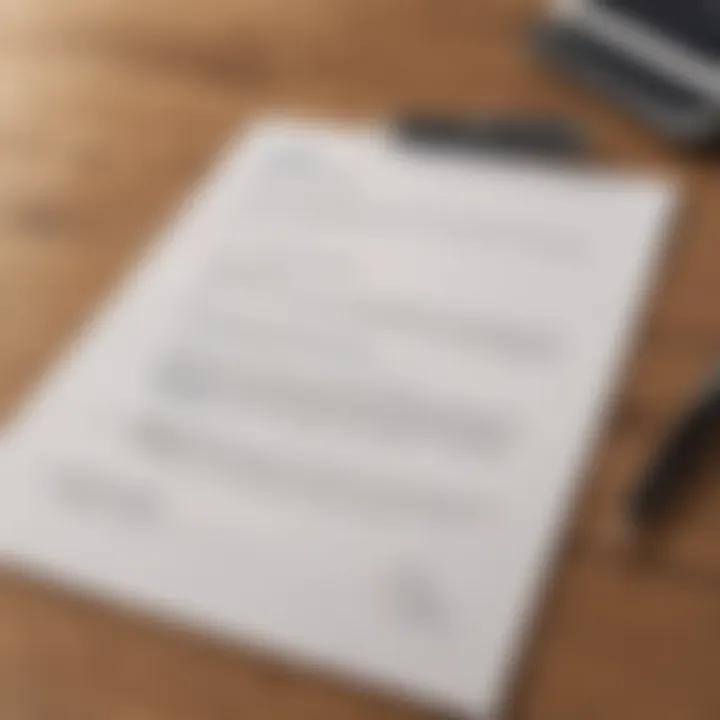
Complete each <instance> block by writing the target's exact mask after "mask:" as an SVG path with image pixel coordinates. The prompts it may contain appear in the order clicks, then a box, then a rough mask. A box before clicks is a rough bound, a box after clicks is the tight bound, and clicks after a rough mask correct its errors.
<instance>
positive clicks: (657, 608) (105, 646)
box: [0, 0, 720, 720]
mask: <svg viewBox="0 0 720 720" xmlns="http://www.w3.org/2000/svg"><path fill="white" fill-rule="evenodd" d="M537 12H538V7H537V6H536V5H535V4H534V3H533V2H531V0H203V1H202V2H200V0H124V2H118V1H117V0H3V1H2V2H0V413H2V414H3V416H5V417H7V416H8V415H9V414H10V413H11V412H12V410H13V408H15V407H16V406H17V404H18V402H20V400H21V399H22V397H23V396H24V394H25V393H26V392H27V391H28V390H29V388H30V387H31V385H32V383H33V382H34V381H35V380H36V379H37V378H38V377H39V376H40V374H41V373H42V371H43V370H44V369H45V368H46V367H48V365H49V364H50V363H51V362H52V361H53V359H54V358H55V357H56V356H57V354H58V352H59V351H60V350H61V349H62V348H63V347H65V346H66V345H67V344H68V343H69V342H71V341H72V339H73V337H74V336H75V335H76V333H77V332H78V330H79V329H80V327H81V325H82V323H83V322H84V321H86V320H87V318H88V317H89V316H90V315H91V314H92V312H93V310H94V309H95V307H96V305H97V303H98V302H99V301H100V300H101V299H102V298H103V297H104V296H105V294H106V293H107V292H108V290H109V289H110V288H112V286H113V285H114V284H115V283H116V282H117V281H118V280H119V278H120V277H121V276H122V274H123V272H124V271H125V270H126V269H127V268H128V267H129V266H130V265H131V264H132V263H133V262H135V261H136V259H137V258H138V256H139V254H140V253H141V252H142V251H143V248H145V247H147V245H148V243H149V242H150V241H151V238H152V237H153V234H154V233H155V232H156V230H157V229H158V228H160V227H162V226H163V224H164V223H166V222H167V221H168V219H169V218H170V217H171V215H172V213H173V210H174V209H175V208H176V207H177V206H178V205H179V203H180V202H181V201H182V198H183V197H184V196H185V195H186V193H187V192H188V189H189V188H190V186H191V185H192V183H193V182H195V181H197V180H198V179H199V178H200V177H201V176H202V174H203V171H204V170H205V169H206V168H207V167H208V166H209V164H210V163H211V161H212V159H213V157H214V155H215V153H216V152H217V150H218V149H219V148H220V147H221V145H222V144H223V142H225V141H226V140H227V138H228V137H229V136H230V135H231V133H232V132H234V131H237V130H239V129H241V128H242V126H243V124H244V123H247V122H248V121H249V120H251V119H252V118H254V117H257V116H258V115H262V114H265V113H268V112H277V111H283V112H302V113H304V114H310V115H316V114H319V115H333V116H339V117H368V118H370V117H372V118H377V117H388V116H390V115H392V114H395V113H397V112H400V111H403V110H408V109H412V110H428V111H437V112H440V111H442V112H498V111H507V110H526V109H534V110H540V111H548V112H555V113H560V114H567V115H569V116H571V117H575V118H577V119H578V120H580V121H582V122H583V123H585V124H586V125H587V127H588V128H589V130H590V132H591V134H592V136H593V138H594V139H595V141H596V143H597V146H598V149H599V151H600V156H601V158H603V161H604V162H607V164H609V165H617V166H619V167H631V168H644V169H650V170H656V171H659V172H667V173H670V174H672V175H674V176H676V177H677V178H678V179H679V180H680V181H681V182H682V183H683V186H684V187H685V190H686V199H687V201H686V212H685V213H684V216H683V218H682V221H681V223H680V227H679V228H678V233H677V237H676V240H675V241H674V243H673V245H672V248H671V251H670V253H669V254H668V259H667V263H666V265H665V267H664V268H663V271H662V273H661V277H660V278H659V280H658V284H657V288H656V291H655V292H654V294H653V297H652V299H651V302H650V305H649V308H648V313H647V318H646V322H645V323H644V326H643V329H642V333H641V335H640V337H639V338H638V344H637V352H636V355H635V357H634V359H633V361H632V362H631V363H630V365H629V367H628V368H627V370H626V372H625V376H624V378H623V381H622V384H621V387H620V389H619V392H618V396H617V400H616V406H615V407H616V409H615V412H614V414H613V418H612V422H611V423H610V424H609V427H608V429H607V432H606V435H605V437H604V439H603V440H602V442H601V444H600V447H599V448H598V450H597V453H596V456H595V461H594V463H593V467H592V468H591V469H590V471H589V473H588V478H587V490H586V492H584V493H583V500H582V502H581V505H580V507H579V508H578V511H577V513H576V516H575V517H574V518H573V519H572V521H571V523H570V530H569V533H568V540H567V543H566V550H565V553H564V556H563V558H562V562H561V563H560V566H559V568H558V571H557V573H556V578H555V581H554V583H553V584H552V586H551V587H550V588H549V591H548V594H547V598H546V599H545V601H544V602H543V607H542V608H541V610H540V612H539V616H538V621H537V624H536V629H535V631H534V632H533V636H532V639H531V642H530V643H529V647H528V652H527V657H526V660H525V662H524V663H523V668H522V670H521V672H520V673H519V676H518V679H517V682H516V691H515V693H514V695H513V699H512V702H511V706H512V707H511V708H510V709H509V713H508V714H509V716H510V717H516V718H519V719H521V720H595V719H598V720H599V719H600V718H613V719H614V720H644V719H645V718H647V719H648V720H705V719H707V720H715V719H716V718H718V717H720V683H718V673H719V672H720V483H714V484H713V483H712V482H703V483H701V484H699V486H698V490H697V493H696V497H695V500H694V502H689V503H687V504H686V505H687V506H686V507H683V510H682V512H681V513H680V515H681V517H680V518H678V523H677V524H675V525H673V526H672V527H671V528H669V529H668V532H667V533H666V534H665V535H664V536H663V538H662V540H661V541H659V542H658V544H657V547H656V548H655V550H654V552H652V553H651V554H650V555H649V556H648V557H644V558H643V559H642V560H637V559H634V558H632V557H630V556H629V553H628V552H627V551H626V550H625V549H624V548H623V547H621V546H618V545H617V544H616V543H614V542H613V541H612V536H611V532H610V530H611V528H612V525H613V519H614V517H615V513H616V512H617V508H618V504H619V503H620V501H621V498H622V496H623V493H624V492H626V491H627V488H628V487H630V486H631V484H632V483H633V482H634V481H635V479H636V478H637V475H638V472H639V470H640V469H641V468H642V467H643V465H644V464H645V463H646V462H647V459H648V457H649V456H650V453H651V452H652V449H653V448H654V447H655V445H656V443H657V442H658V441H659V439H660V438H661V437H662V435H663V433H664V432H665V430H666V428H667V427H668V425H669V423H671V422H672V420H673V418H674V417H675V416H676V415H677V413H678V412H679V411H680V409H681V408H682V406H683V404H684V403H685V402H686V399H687V397H688V396H689V394H691V393H692V391H693V389H694V388H695V387H696V385H697V383H698V382H699V381H700V379H701V378H702V376H703V374H704V373H706V372H707V371H708V370H709V369H710V368H711V367H712V364H713V362H714V361H716V360H717V359H718V357H720V204H719V202H718V198H720V160H717V161H712V160H709V159H699V158H691V157H687V156H683V155H682V154H680V153H677V152H673V151H671V150H669V149H667V148H666V147H664V146H663V145H662V144H661V143H660V142H659V141H658V140H656V139H655V138H653V137H652V136H650V135H648V134H647V133H646V132H645V131H644V130H643V129H642V128H639V127H637V126H636V125H635V124H634V123H633V122H632V121H629V120H627V119H625V118H624V117H623V116H622V115H620V114H619V113H616V112H615V111H614V110H613V109H612V108H609V107H608V106H606V105H605V104H604V103H603V102H602V101H600V100H599V99H596V98H594V97H593V96H592V95H590V94H588V93H586V92H584V91H582V90H580V89H577V88H574V87H572V86H570V85H568V84H566V83H564V82H563V81H561V80H559V79H558V78H556V77H554V76H553V75H552V74H550V73H548V72H546V71H545V70H543V69H542V68H539V67H538V66H536V65H535V64H534V63H533V62H532V60H530V59H529V58H528V57H527V56H526V54H525V53H524V52H523V38H524V35H525V33H526V30H527V27H528V23H529V22H530V21H531V19H532V18H533V17H534V16H535V15H536V13H537ZM719 467H720V458H718V456H717V455H715V457H714V458H710V459H709V462H708V467H707V472H706V475H707V479H708V480H711V479H712V477H713V476H714V477H716V479H717V478H718V476H720V471H719V470H718V468H719ZM3 480H5V478H3ZM432 717H436V716H435V715H433V714H432V713H430V712H428V711H424V710H421V709H417V708H413V707H411V706H409V705H405V704H403V703H401V702H399V701H396V700H393V699H387V698H382V697H379V696H376V695H374V694H372V693H370V692H365V691H362V690H359V689H355V688H351V687H348V686H346V685H344V684H343V683H341V682H336V681H333V680H331V679H327V678H325V677H320V676H318V675H312V674H310V673H303V672H302V671H299V670H297V669H294V668H289V667H284V666H283V665H282V664H280V663H277V662H272V661H269V660H267V659H263V658H261V657H258V655H257V653H254V652H252V651H251V650H250V649H247V650H245V651H240V650H237V649H230V648H224V647H220V646H219V645H217V644H212V643H209V642H207V641H205V640H203V639H202V638H199V637H194V636H190V635H188V634H186V633H183V632H180V631H177V630H174V629H173V628H172V627H167V626H160V625H159V624H157V623H153V622H151V621H149V620H146V619H143V618H138V617H134V616H132V615H131V614H129V613H125V612H123V611H120V610H118V609H116V608H110V607H103V606H101V605H99V604H97V603H91V602H87V601H83V600H80V599H77V598H75V597H71V596H66V595H64V594H63V593H61V592H59V591H57V590H54V589H50V588H45V587H42V586H40V585H39V584H37V583H34V582H31V581H29V580H26V579H24V578H22V577H20V576H18V575H17V574H14V573H11V572H10V571H3V572H2V573H0V718H1V719H2V720H95V719H102V720H105V719H107V720H186V719H187V720H190V719H192V720H205V719H208V720H226V719H227V720H230V719H233V720H235V719H242V720H245V719H247V720H295V719H298V720H366V719H370V718H373V719H378V720H382V719H386V720H401V719H405V720H411V719H412V720H420V719H421V718H425V719H429V718H432Z"/></svg>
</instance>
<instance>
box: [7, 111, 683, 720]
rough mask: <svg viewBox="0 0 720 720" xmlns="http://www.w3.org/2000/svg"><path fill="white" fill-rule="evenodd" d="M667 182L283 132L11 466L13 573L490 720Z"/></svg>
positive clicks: (30, 431) (113, 306)
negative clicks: (29, 573) (32, 574)
mask: <svg viewBox="0 0 720 720" xmlns="http://www.w3.org/2000/svg"><path fill="white" fill-rule="evenodd" d="M673 206H674V191H673V189H672V187H671V186H670V185H669V184H667V183H665V182H663V181H658V180H653V179H648V178H638V177H634V176H628V175H614V174H610V173H605V172H595V171H590V170H587V171H585V170H575V169H573V170H571V169H556V168H553V167H552V166H549V165H545V166H542V165H539V166H535V165H532V164H524V163H522V162H514V163H512V164H508V163H503V162H500V161H497V160H488V159H483V158H480V157H478V156H477V155H476V156H471V157H465V158H461V157H457V156H456V157H444V156H442V155H439V154H437V153H432V152H426V151H423V150H420V149H417V148H415V149H410V148H407V147H404V148H401V147H399V146H398V145H397V144H396V142H395V141H394V140H393V138H392V137H390V136H389V134H385V133H383V132H382V131H380V130H377V131H375V130H368V131H357V130H344V131H343V130H328V129H326V128H318V127H315V126H305V125H302V124H282V123H265V124H261V125H259V126H258V127H257V128H256V129H255V130H254V131H252V132H251V133H250V134H249V136H247V137H246V138H245V139H244V140H243V141H242V142H241V143H239V144H238V146H237V147H236V148H235V149H232V150H231V151H230V152H229V153H228V156H227V158H226V159H225V160H224V161H223V162H222V163H221V164H220V165H219V167H218V168H217V170H216V172H214V173H213V175H212V177H211V178H210V179H209V180H208V181H207V182H206V183H204V184H203V186H202V188H201V190H200V191H199V192H198V193H196V195H195V197H194V198H193V200H192V201H191V202H190V203H189V206H188V209H187V211H186V212H185V213H184V214H183V215H182V217H181V218H180V220H179V221H178V222H177V223H176V225H175V227H174V228H173V229H172V230H171V231H170V232H169V233H168V234H167V236H166V237H165V238H163V239H162V240H161V241H160V242H159V243H158V244H157V245H156V246H155V247H154V248H153V249H152V250H151V252H150V254H149V255H148V257H147V258H146V261H145V262H144V263H142V264H141V266H140V268H139V269H138V270H137V272H135V273H133V276H132V277H131V278H129V279H128V280H127V281H126V282H125V283H124V284H123V287H122V288H121V290H120V292H119V293H117V294H116V296H115V297H114V299H112V300H111V301H110V302H109V303H108V304H107V306H106V307H105V308H104V309H103V310H102V311H101V312H100V313H99V314H98V316H97V317H96V318H95V319H94V320H93V321H92V323H91V324H90V325H88V327H87V329H86V332H85V333H84V335H83V338H82V339H81V340H80V341H79V342H78V343H77V344H76V345H75V346H74V347H73V348H72V350H71V352H70V353H69V354H67V356H66V357H64V358H63V360H62V361H61V362H60V363H58V365H57V366H56V368H55V369H54V370H53V371H52V372H51V373H49V375H48V377H47V379H46V380H44V381H43V382H42V383H41V385H40V387H39V389H38V392H37V393H36V395H35V397H34V398H32V399H31V400H30V402H29V403H28V404H27V406H26V407H25V408H24V409H23V410H21V412H20V414H19V416H18V418H17V420H16V422H15V423H14V424H13V425H12V426H11V427H9V428H7V430H6V432H5V436H4V438H3V443H2V447H1V451H0V479H1V482H0V558H1V559H3V560H4V561H5V562H8V563H12V564H20V565H21V566H22V567H27V568H30V569H34V570H35V571H38V572H40V573H41V574H43V575H45V576H49V577H51V578H55V579H57V580H58V581H61V582H65V583H70V584H71V585H72V586H73V587H80V588H81V589H83V590H86V591H89V592H94V593H99V594H101V595H103V596H106V597H109V598H114V599H116V600H119V601H121V602H123V603H125V604H128V603H129V604H130V605H131V606H137V607H140V608H142V609H143V610H150V611H157V612H158V613H161V614H163V615H165V616H169V617H171V618H174V619H176V620H180V621H184V622H187V623H189V624H190V625H192V626H194V627H199V628H201V629H205V630H207V631H209V632H211V633H214V634H218V635H220V636H222V637H225V638H232V639H237V640H238V641H239V642H241V643H247V644H249V645H251V646H254V647H260V648H263V649H265V650H267V651H269V652H271V653H272V654H276V655H278V654H279V655H281V656H283V655H286V656H288V657H290V658H293V659H296V660H298V661H301V662H306V663H309V664H311V665H316V666H318V667H321V668H327V669H329V670H332V671H334V672H336V673H338V674H340V675H344V676H347V677H350V678H357V679H358V680H360V681H361V682H363V683H368V684H370V685H371V686H372V685H376V686H378V687H380V688H382V689H384V690H386V691H391V692H398V693H401V694H406V695H409V696H411V697H413V698H415V699H417V700H420V701H424V702H427V703H429V704H432V705H438V706H442V707H445V708H448V709H454V710H458V711H461V712H465V713H467V714H468V715H469V716H473V717H492V716H493V715H494V713H496V712H497V711H498V708H499V707H500V706H501V704H502V701H503V697H504V695H505V693H506V692H507V691H508V688H509V686H510V683H511V680H512V676H513V670H514V668H515V666H516V663H517V661H518V660H519V659H520V657H521V651H522V645H523V642H522V641H523V639H524V631H525V630H526V629H527V626H528V621H529V620H531V619H532V613H533V610H534V609H535V607H536V606H537V602H538V600H539V594H540V591H541V589H542V582H543V577H544V576H545V574H546V572H547V570H548V567H549V564H550V563H551V561H552V558H553V552H554V549H555V547H556V543H557V540H558V539H559V536H560V534H561V532H562V529H563V523H564V520H565V518H566V516H567V514H568V511H569V509H570V504H571V500H572V498H573V495H574V492H575V490H576V489H577V486H578V483H579V481H580V480H581V479H582V471H583V467H584V464H585V461H586V460H587V459H588V458H589V453H590V452H591V450H592V448H593V444H594V440H595V438H596V436H597V434H598V432H599V431H600V430H601V428H602V415H603V409H604V407H605V406H606V404H607V400H608V397H609V396H610V394H611V392H612V388H613V383H614V382H615V380H616V379H617V373H618V370H619V369H620V366H621V361H622V360H623V358H624V356H625V355H626V351H627V349H628V347H629V341H630V340H631V338H632V331H633V328H634V327H635V324H636V322H637V321H638V320H639V318H640V310H641V308H642V303H643V300H644V297H645V294H646V290H647V289H648V283H649V281H650V279H651V277H652V270H653V268H654V267H656V266H657V265H658V264H659V261H660V259H661V250H662V245H663V236H664V235H666V234H667V228H668V224H669V222H670V217H671V213H672V210H673Z"/></svg>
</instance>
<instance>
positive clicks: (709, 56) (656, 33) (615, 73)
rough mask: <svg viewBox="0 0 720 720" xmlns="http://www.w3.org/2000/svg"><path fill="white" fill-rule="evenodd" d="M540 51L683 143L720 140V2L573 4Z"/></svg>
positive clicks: (547, 26)
mask: <svg viewBox="0 0 720 720" xmlns="http://www.w3.org/2000/svg"><path fill="white" fill-rule="evenodd" d="M563 7H564V10H563V11H562V12H557V13H555V14H554V16H553V17H552V19H550V20H549V21H545V22H543V23H542V24H541V25H540V26H539V27H537V28H535V29H534V32H533V36H532V45H533V49H534V51H535V52H536V53H537V54H538V55H539V56H540V57H541V58H543V59H544V60H545V61H546V62H548V63H549V64H551V65H552V66H553V67H555V68H557V69H559V70H561V71H562V72H564V73H565V74H567V75H569V76H571V77H573V78H575V79H577V80H579V81H581V82H583V83H585V84H587V85H589V86H592V87H594V88H595V89H596V90H598V91H600V92H601V93H602V94H604V95H605V96H607V97H608V98H609V99H611V100H613V101H614V102H615V103H616V104H617V105H619V106H622V107H624V108H625V109H626V110H628V111H630V112H631V113H633V114H634V115H635V116H636V117H638V118H639V119H641V120H642V121H644V122H645V123H647V124H648V125H650V126H652V127H653V128H654V129H656V130H657V131H659V132H660V133H662V134H663V135H665V136H666V137H669V138H671V139H673V140H675V141H677V142H681V143H683V144H685V145H695V146H705V145H708V144H712V143H714V142H715V141H718V140H720V0H571V2H570V4H569V5H568V4H566V5H564V6H563Z"/></svg>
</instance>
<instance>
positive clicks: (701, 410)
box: [624, 371, 720, 528]
mask: <svg viewBox="0 0 720 720" xmlns="http://www.w3.org/2000/svg"><path fill="white" fill-rule="evenodd" d="M719 425H720V371H718V372H717V373H716V376H715V377H714V378H713V379H712V381H711V382H710V383H709V385H708V387H706V388H705V389H704V391H703V392H702V394H701V396H700V399H699V401H698V402H697V403H696V404H695V405H694V406H693V408H692V409H691V410H690V412H689V413H687V414H686V416H685V417H684V418H683V419H682V421H681V422H680V423H679V424H678V426H677V427H676V428H675V429H674V431H672V432H671V434H670V436H669V437H668V438H667V440H666V442H665V443H664V444H663V446H662V448H661V450H660V452H659V454H658V456H657V458H656V459H655V461H654V462H653V463H652V465H651V466H650V468H649V470H648V471H647V473H646V475H645V477H644V478H643V479H642V481H641V482H640V485H639V486H638V488H637V489H636V490H635V491H634V492H633V493H632V495H631V497H630V500H629V502H628V504H627V506H626V508H625V518H624V520H625V521H626V522H627V523H628V524H629V525H630V526H631V527H635V528H642V527H643V526H644V525H647V524H650V523H651V522H652V521H653V520H654V519H657V518H658V517H659V516H660V515H663V514H664V513H665V512H666V511H667V510H668V509H669V507H670V506H671V505H672V503H673V501H674V500H675V499H676V498H677V496H678V495H679V494H680V493H681V492H682V489H683V486H684V484H685V480H686V478H687V476H688V474H689V473H690V471H691V470H692V466H693V464H694V462H695V461H696V460H697V458H698V456H699V454H700V453H701V451H702V450H703V448H704V447H706V446H707V443H709V442H710V441H711V439H712V437H713V435H714V433H715V431H716V430H717V428H718V426H719Z"/></svg>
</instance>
